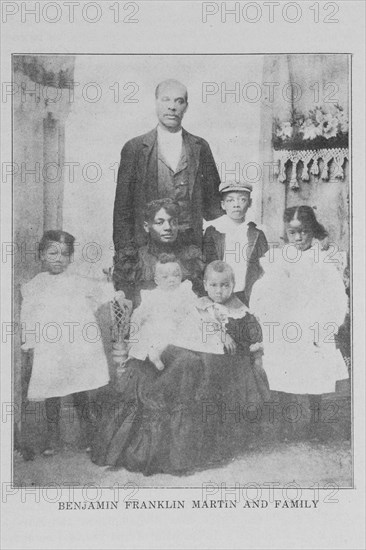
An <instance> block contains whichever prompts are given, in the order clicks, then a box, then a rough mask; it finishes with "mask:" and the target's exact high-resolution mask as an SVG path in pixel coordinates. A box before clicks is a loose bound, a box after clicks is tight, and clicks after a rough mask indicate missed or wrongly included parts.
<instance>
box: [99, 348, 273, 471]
mask: <svg viewBox="0 0 366 550" xmlns="http://www.w3.org/2000/svg"><path fill="white" fill-rule="evenodd" d="M162 359H163V362H164V364H165V369H164V370H163V371H158V370H157V369H156V368H155V367H154V366H153V365H152V364H151V363H150V362H149V361H148V360H146V361H139V360H137V359H130V361H129V362H128V366H127V369H126V372H125V373H124V375H123V380H122V381H121V391H120V393H119V394H117V398H115V399H114V400H112V401H111V402H110V404H109V407H108V408H107V409H106V410H104V414H103V415H102V418H101V421H100V426H99V430H98V433H97V436H96V438H95V441H94V445H93V449H92V460H93V462H95V463H96V464H99V465H109V466H112V467H116V468H119V467H124V468H126V469H127V470H130V471H135V472H142V473H144V474H145V475H151V474H154V473H172V474H180V473H182V474H183V473H187V472H192V471H194V470H197V469H202V468H205V467H209V466H210V465H214V464H217V463H220V462H222V461H227V460H230V459H231V458H234V457H235V456H237V455H238V454H240V453H241V452H243V451H245V450H246V449H247V448H248V445H249V444H250V442H251V441H252V440H253V438H255V439H257V438H258V437H259V436H260V431H261V426H262V421H261V418H262V410H263V403H264V401H266V400H268V399H269V389H268V381H267V379H266V376H265V374H264V373H263V372H258V371H257V370H255V368H254V367H252V365H251V362H250V358H249V357H247V356H244V355H234V356H228V355H211V354H206V353H196V352H192V351H189V350H184V349H181V348H178V347H175V346H169V347H168V348H167V350H165V352H164V353H163V356H162Z"/></svg>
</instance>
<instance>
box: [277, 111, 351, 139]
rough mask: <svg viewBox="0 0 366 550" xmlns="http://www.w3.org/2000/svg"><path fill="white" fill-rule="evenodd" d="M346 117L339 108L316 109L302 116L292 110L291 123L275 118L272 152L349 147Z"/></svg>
mask: <svg viewBox="0 0 366 550" xmlns="http://www.w3.org/2000/svg"><path fill="white" fill-rule="evenodd" d="M348 126H349V124H348V117H347V115H346V113H345V112H344V110H343V108H342V107H341V106H340V105H338V104H337V105H332V107H331V108H330V109H328V110H326V109H325V108H324V107H316V108H315V109H313V110H311V111H309V113H308V115H307V116H305V115H304V114H302V113H299V112H297V111H296V110H294V111H293V112H292V116H291V120H286V121H280V120H279V119H276V120H275V122H274V130H273V147H274V149H316V148H319V147H322V148H334V147H343V148H346V147H348Z"/></svg>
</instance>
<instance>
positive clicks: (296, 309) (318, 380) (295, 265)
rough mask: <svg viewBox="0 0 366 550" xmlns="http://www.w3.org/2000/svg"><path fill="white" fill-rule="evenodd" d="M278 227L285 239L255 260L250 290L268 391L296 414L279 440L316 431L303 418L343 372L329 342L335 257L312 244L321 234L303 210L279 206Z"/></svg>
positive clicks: (336, 297) (334, 317) (334, 315)
mask: <svg viewBox="0 0 366 550" xmlns="http://www.w3.org/2000/svg"><path fill="white" fill-rule="evenodd" d="M284 223H285V230H286V240H287V241H288V242H287V244H286V245H285V246H284V247H281V248H272V249H271V250H270V251H269V252H267V254H266V256H265V257H264V258H263V259H262V260H261V264H262V267H263V269H264V275H263V277H262V278H261V279H260V280H258V281H257V282H256V283H255V285H254V287H253V292H252V296H251V309H252V311H253V313H254V314H255V315H258V317H259V319H260V321H261V324H262V327H263V339H264V352H265V355H264V358H263V364H264V368H265V370H266V373H267V376H268V379H269V385H270V388H271V390H274V391H275V392H278V395H279V401H280V404H281V405H282V409H286V407H287V405H288V404H289V403H291V402H295V403H296V402H298V403H300V402H301V404H300V407H297V412H298V413H299V415H300V412H301V416H302V418H300V417H299V419H298V421H296V422H295V421H294V422H291V421H289V422H287V421H286V422H285V423H284V424H283V426H282V428H284V429H283V431H284V435H285V436H286V432H288V434H289V435H291V434H293V435H295V434H294V432H296V431H297V432H298V435H300V432H299V430H298V429H297V428H300V426H301V425H302V427H303V428H305V434H306V433H309V432H311V431H312V430H314V429H315V428H316V426H314V422H311V419H313V421H314V418H315V417H314V414H315V413H314V411H315V410H318V409H319V408H320V399H321V396H322V395H323V394H326V393H332V392H334V391H335V386H336V381H337V380H342V379H346V378H348V371H347V368H346V365H345V362H344V360H343V358H342V355H341V353H340V352H339V350H338V349H336V346H335V343H334V334H336V333H337V330H338V328H339V327H340V325H341V324H342V323H343V321H344V318H345V314H346V311H347V295H346V292H345V288H344V285H343V282H342V279H341V275H340V273H339V272H338V270H337V268H336V264H335V263H334V262H335V261H337V258H336V257H333V255H332V253H331V252H332V250H331V249H330V250H328V251H327V250H323V249H322V247H321V246H320V241H322V240H324V239H325V238H326V237H327V232H326V230H325V229H324V227H323V226H322V225H321V224H320V223H319V222H318V221H317V219H316V216H315V213H314V211H313V209H312V208H311V207H309V206H299V207H291V208H287V209H286V210H285V212H284ZM299 396H307V399H306V400H305V399H304V398H301V399H300V398H299ZM300 409H301V410H300ZM286 410H288V411H289V409H286ZM282 412H284V413H285V415H286V414H287V413H286V411H285V410H284V411H282ZM295 412H296V411H295ZM318 417H319V415H318ZM282 420H283V419H282ZM300 420H302V422H300ZM309 420H310V423H309ZM319 426H320V424H319ZM317 431H318V430H317ZM323 431H324V430H323Z"/></svg>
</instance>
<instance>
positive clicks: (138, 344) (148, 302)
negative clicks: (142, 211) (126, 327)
mask: <svg viewBox="0 0 366 550" xmlns="http://www.w3.org/2000/svg"><path fill="white" fill-rule="evenodd" d="M155 283H156V288H154V289H153V290H142V291H141V304H140V306H139V307H138V308H137V309H136V310H135V311H134V313H133V315H132V318H131V328H132V331H131V335H130V343H131V344H132V345H131V347H130V349H129V357H134V358H135V359H140V360H141V361H143V360H145V359H146V358H147V357H148V358H149V359H150V361H151V362H152V363H153V364H154V365H155V367H156V368H157V369H158V370H163V369H164V363H163V362H162V360H161V354H162V352H163V351H164V349H165V348H166V347H167V346H168V345H169V344H174V345H180V344H182V345H183V343H184V344H186V345H185V346H184V347H187V346H189V345H190V344H191V343H192V342H191V340H190V336H188V335H187V319H188V318H189V319H191V318H192V315H194V312H195V304H196V302H197V296H196V295H195V293H194V292H193V290H192V283H191V282H190V281H188V280H185V281H182V268H181V266H180V264H179V262H178V259H177V258H176V257H175V256H174V254H164V253H163V254H160V256H159V258H158V262H157V264H156V267H155ZM198 321H199V318H198V316H196V326H197V327H198ZM189 332H190V331H189ZM182 333H184V337H183V336H182ZM196 336H197V338H196V340H197V341H199V339H200V335H199V334H198V332H197V335H196ZM187 340H189V342H187ZM192 345H193V347H194V344H193V343H192Z"/></svg>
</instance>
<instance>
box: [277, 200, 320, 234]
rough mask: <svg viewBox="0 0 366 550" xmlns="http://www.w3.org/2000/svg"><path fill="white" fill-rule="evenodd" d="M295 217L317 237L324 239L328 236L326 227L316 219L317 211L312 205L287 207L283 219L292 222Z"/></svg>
mask: <svg viewBox="0 0 366 550" xmlns="http://www.w3.org/2000/svg"><path fill="white" fill-rule="evenodd" d="M294 219H295V220H298V221H299V222H301V223H302V225H303V226H305V227H306V228H307V229H308V230H310V231H311V233H312V234H313V236H314V237H315V239H319V240H320V241H322V240H323V239H325V237H327V236H328V232H327V231H326V229H325V228H324V227H323V226H322V224H321V223H319V222H318V220H317V219H316V216H315V212H314V210H313V209H312V208H311V206H306V205H302V206H291V207H290V208H286V210H285V212H284V214H283V221H284V222H285V223H290V222H291V221H292V220H294Z"/></svg>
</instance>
